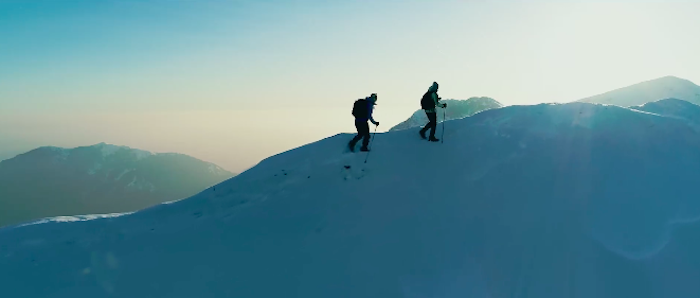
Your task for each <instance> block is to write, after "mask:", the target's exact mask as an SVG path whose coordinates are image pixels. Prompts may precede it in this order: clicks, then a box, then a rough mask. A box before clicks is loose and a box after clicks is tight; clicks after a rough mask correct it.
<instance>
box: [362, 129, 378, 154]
mask: <svg viewBox="0 0 700 298" xmlns="http://www.w3.org/2000/svg"><path fill="white" fill-rule="evenodd" d="M377 127H379V125H375V126H374V133H373V134H372V139H370V140H369V144H370V147H372V146H371V145H372V144H373V143H374V136H376V135H377ZM370 153H372V150H371V149H370V150H369V152H367V156H366V157H365V163H367V160H368V159H369V154H370Z"/></svg>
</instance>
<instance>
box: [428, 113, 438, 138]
mask: <svg viewBox="0 0 700 298" xmlns="http://www.w3.org/2000/svg"><path fill="white" fill-rule="evenodd" d="M428 120H430V122H429V123H428V125H429V126H430V139H435V129H436V128H437V113H428Z"/></svg>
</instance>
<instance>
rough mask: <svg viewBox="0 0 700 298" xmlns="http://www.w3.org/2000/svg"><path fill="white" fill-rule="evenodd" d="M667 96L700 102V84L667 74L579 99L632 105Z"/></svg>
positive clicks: (625, 105)
mask: <svg viewBox="0 0 700 298" xmlns="http://www.w3.org/2000/svg"><path fill="white" fill-rule="evenodd" d="M667 98H676V99H681V100H685V101H688V102H691V103H694V104H700V86H698V85H695V84H694V83H693V82H691V81H688V80H686V79H681V78H677V77H674V76H666V77H662V78H658V79H655V80H650V81H646V82H642V83H639V84H635V85H632V86H627V87H624V88H620V89H616V90H613V91H610V92H606V93H603V94H600V95H596V96H592V97H588V98H584V99H581V100H579V102H588V103H600V104H612V105H617V106H621V107H631V106H640V105H643V104H645V103H648V102H654V101H658V100H662V99H667Z"/></svg>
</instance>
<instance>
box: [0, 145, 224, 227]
mask: <svg viewBox="0 0 700 298" xmlns="http://www.w3.org/2000/svg"><path fill="white" fill-rule="evenodd" d="M232 176H233V174H232V173H229V172H227V171H225V170H223V169H221V168H220V167H218V166H216V165H213V164H211V163H208V162H204V161H201V160H198V159H195V158H193V157H190V156H186V155H181V154H153V153H150V152H147V151H143V150H137V149H132V148H129V147H124V146H115V145H110V144H105V143H101V144H97V145H93V146H86V147H78V148H73V149H64V148H58V147H42V148H38V149H35V150H32V151H30V152H27V153H25V154H21V155H18V156H16V157H14V158H12V159H9V160H5V161H2V162H0V226H5V225H9V224H16V223H20V222H25V221H30V220H36V219H40V218H43V217H48V216H59V215H79V214H90V213H113V212H128V211H135V210H139V209H142V208H145V207H149V206H153V205H155V204H159V203H162V202H165V201H172V200H178V199H182V198H187V197H189V196H192V195H194V194H196V193H198V192H200V191H202V190H203V189H205V188H207V187H209V186H211V185H214V184H217V183H220V182H221V181H224V180H226V179H228V178H231V177H232Z"/></svg>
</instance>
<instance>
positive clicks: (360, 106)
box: [348, 93, 379, 152]
mask: <svg viewBox="0 0 700 298" xmlns="http://www.w3.org/2000/svg"><path fill="white" fill-rule="evenodd" d="M376 104H377V94H376V93H372V95H370V96H369V97H366V98H361V99H358V100H356V101H355V105H353V107H352V115H353V116H355V128H357V136H355V138H353V139H352V140H351V141H350V143H348V147H349V148H350V151H352V152H355V144H357V142H358V141H360V139H362V148H360V151H364V152H367V151H369V148H368V147H367V146H368V145H369V138H370V134H369V124H368V123H367V121H368V120H369V121H371V122H372V123H373V124H374V125H375V126H379V122H377V121H374V118H373V117H372V112H373V111H374V105H376Z"/></svg>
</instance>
